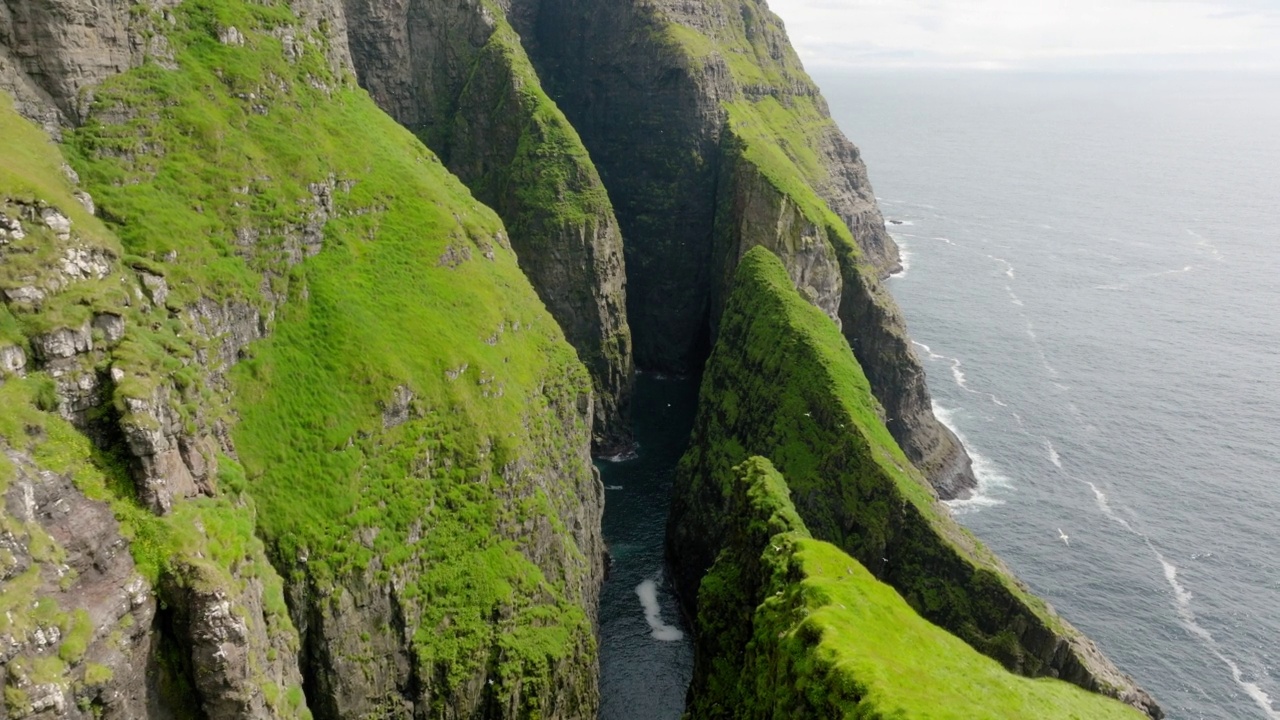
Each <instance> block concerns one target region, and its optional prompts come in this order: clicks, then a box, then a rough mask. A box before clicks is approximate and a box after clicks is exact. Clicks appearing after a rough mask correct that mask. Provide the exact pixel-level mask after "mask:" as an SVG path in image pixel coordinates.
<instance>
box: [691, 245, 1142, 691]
mask: <svg viewBox="0 0 1280 720" xmlns="http://www.w3.org/2000/svg"><path fill="white" fill-rule="evenodd" d="M879 414H880V408H879V405H878V403H876V401H875V399H874V398H873V397H872V396H871V392H870V388H869V386H868V383H867V380H866V378H865V376H864V375H863V373H862V371H861V369H860V367H859V365H858V363H857V360H856V359H855V358H854V357H853V354H852V352H851V351H850V349H849V346H848V343H847V342H845V340H844V338H843V337H842V336H841V334H840V331H839V329H838V328H837V327H836V326H835V324H834V323H832V322H831V320H830V319H829V318H827V317H826V316H825V315H823V314H822V312H821V311H819V310H818V309H816V308H814V307H813V306H811V305H809V304H808V303H806V302H805V301H804V300H803V299H802V298H801V297H800V295H799V294H798V293H797V292H796V290H795V289H794V288H793V287H792V284H791V282H790V280H789V279H788V277H787V274H786V271H785V269H784V268H783V266H782V264H781V262H780V261H778V259H777V258H776V257H774V256H773V255H772V254H771V253H769V252H768V251H766V250H764V249H763V248H755V249H753V250H752V251H750V252H749V253H747V255H746V257H745V258H744V260H743V261H742V264H741V265H740V266H739V269H738V272H737V277H736V280H735V286H734V289H733V293H732V295H731V296H730V299H729V302H728V305H727V308H726V310H725V313H724V317H723V320H722V324H721V329H720V335H719V339H718V341H717V344H716V347H715V349H714V350H713V351H712V356H711V359H710V360H709V361H708V365H707V371H706V374H705V375H704V377H703V384H702V390H701V397H700V401H699V414H698V419H697V421H696V422H695V426H694V427H695V429H694V436H693V440H692V442H691V444H690V449H689V451H688V452H687V453H686V455H685V457H684V458H683V459H682V460H681V464H680V469H679V474H678V476H677V487H676V491H675V499H674V501H673V509H672V517H671V521H670V523H671V524H670V532H669V536H668V537H669V543H670V549H671V554H672V556H673V557H674V559H675V561H676V565H677V573H676V575H677V580H678V582H679V583H681V584H682V585H683V586H684V587H685V588H686V593H688V591H689V589H691V588H693V587H696V583H697V582H698V581H699V579H700V578H701V577H702V575H703V574H704V573H705V572H706V570H707V569H708V568H709V567H710V565H711V563H712V561H713V560H714V558H715V553H716V552H718V550H719V548H720V544H721V543H722V542H723V541H724V538H725V533H726V528H727V526H728V522H729V521H728V520H727V519H726V515H725V513H726V511H727V502H728V498H729V497H730V492H731V490H732V484H733V479H734V473H733V468H734V467H735V466H737V465H738V464H739V463H741V462H742V461H744V460H746V459H747V457H749V456H751V455H761V456H764V457H766V458H768V459H769V460H771V461H772V463H773V464H774V465H775V466H776V467H777V468H778V470H779V471H780V472H781V473H782V474H783V475H785V476H786V478H787V484H788V486H789V487H790V490H791V493H792V497H793V498H794V501H795V506H796V510H797V511H798V513H799V515H800V517H801V518H803V520H804V522H805V524H806V525H807V526H808V529H809V530H810V531H811V532H812V533H813V535H814V537H816V538H819V539H822V540H826V541H829V542H832V543H834V544H835V545H837V546H839V547H840V548H841V549H843V550H845V551H846V552H848V553H849V554H851V555H852V556H853V557H855V558H857V559H858V560H859V561H860V562H862V563H863V564H864V565H865V566H866V567H867V568H868V569H869V570H870V571H871V572H872V573H874V574H875V576H876V577H877V578H879V579H880V580H882V581H884V582H886V583H888V584H889V585H892V586H893V587H894V588H896V589H897V590H898V591H899V592H900V593H901V594H902V596H903V597H904V598H905V599H906V601H907V602H908V603H909V604H910V605H911V607H913V608H914V609H915V610H916V611H917V612H919V613H920V614H921V615H923V616H924V617H925V618H927V619H929V620H930V621H932V622H935V623H937V624H938V625H941V626H942V627H944V628H946V629H947V630H949V631H951V632H953V633H955V634H956V635H958V636H959V637H960V638H962V639H963V640H965V641H966V642H968V643H969V644H970V645H971V646H973V647H974V648H976V649H978V650H979V651H981V652H983V653H984V654H986V655H989V656H991V657H993V658H995V659H997V660H999V661H1000V662H1001V663H1003V664H1004V665H1005V666H1006V667H1008V668H1010V669H1012V670H1015V671H1017V672H1019V673H1022V674H1026V675H1031V676H1039V675H1044V674H1056V675H1060V676H1062V677H1064V678H1066V679H1069V680H1071V681H1072V682H1075V683H1077V684H1080V685H1082V686H1084V687H1086V688H1089V689H1097V690H1100V691H1104V692H1110V693H1115V692H1118V691H1119V690H1120V688H1119V687H1118V685H1119V683H1120V682H1125V680H1123V679H1122V678H1120V677H1113V676H1112V673H1114V669H1113V668H1110V669H1108V668H1102V669H1101V672H1099V668H1095V667H1092V666H1090V667H1086V666H1085V665H1084V664H1083V663H1084V662H1085V661H1084V660H1083V659H1082V658H1083V657H1084V656H1082V655H1080V654H1078V653H1077V651H1076V649H1075V648H1074V646H1072V645H1070V644H1069V643H1070V641H1071V640H1072V639H1074V638H1077V637H1078V634H1077V632H1076V631H1075V630H1074V629H1073V628H1071V627H1070V626H1069V625H1067V624H1066V623H1065V622H1064V621H1062V620H1061V619H1060V618H1059V617H1057V616H1056V615H1055V614H1054V613H1053V612H1052V611H1051V610H1050V609H1049V608H1048V607H1047V606H1046V605H1045V604H1044V603H1043V601H1041V600H1039V599H1038V598H1036V597H1034V596H1033V595H1031V594H1030V593H1029V592H1028V591H1027V590H1026V589H1025V588H1024V587H1023V586H1022V585H1021V584H1020V583H1019V582H1018V581H1017V580H1015V579H1014V578H1013V577H1012V576H1011V575H1010V574H1009V573H1008V571H1007V570H1006V569H1004V568H1003V566H1002V565H1001V564H1000V563H999V561H998V560H997V559H996V558H995V557H994V556H993V555H992V554H991V553H990V552H989V551H987V550H986V549H985V548H984V547H983V546H982V545H981V543H979V542H978V541H977V540H976V539H975V538H974V537H973V536H972V535H971V534H970V533H969V532H967V531H966V530H964V529H963V528H961V527H960V526H959V525H958V524H957V523H955V521H954V520H952V519H951V517H950V516H949V515H948V514H947V512H946V511H945V510H944V509H943V508H941V507H940V506H939V505H938V503H937V501H936V498H935V497H934V496H933V494H932V493H931V491H930V490H928V489H927V485H926V484H925V482H924V480H923V479H922V478H921V477H920V475H919V473H918V472H917V471H916V470H915V469H914V468H913V467H912V466H911V464H910V463H908V462H907V460H906V458H905V457H904V456H903V455H902V452H901V450H900V449H899V448H898V446H897V444H896V443H894V441H893V439H892V438H891V437H890V436H889V433H888V431H887V430H886V429H885V427H884V424H883V422H882V421H881V418H880V416H879ZM686 596H688V595H686ZM1114 674H1115V675H1117V676H1118V673H1114ZM1112 683H1116V685H1115V686H1113V685H1112Z"/></svg>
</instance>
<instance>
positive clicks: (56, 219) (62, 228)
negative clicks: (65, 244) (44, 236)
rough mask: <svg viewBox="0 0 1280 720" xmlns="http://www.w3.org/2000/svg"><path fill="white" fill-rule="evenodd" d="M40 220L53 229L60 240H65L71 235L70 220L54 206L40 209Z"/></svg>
mask: <svg viewBox="0 0 1280 720" xmlns="http://www.w3.org/2000/svg"><path fill="white" fill-rule="evenodd" d="M40 220H41V221H43V222H44V224H45V225H46V226H47V227H48V228H49V229H50V230H52V231H53V234H54V235H57V236H58V239H60V240H66V239H68V238H70V237H71V220H70V219H69V218H68V217H67V216H66V215H63V214H62V213H61V212H58V210H57V209H56V208H51V207H49V208H45V209H43V210H41V211H40Z"/></svg>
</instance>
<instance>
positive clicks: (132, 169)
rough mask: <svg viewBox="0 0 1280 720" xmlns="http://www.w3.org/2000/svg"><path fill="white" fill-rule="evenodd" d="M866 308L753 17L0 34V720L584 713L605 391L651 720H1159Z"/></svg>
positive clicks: (885, 304) (451, 16)
mask: <svg viewBox="0 0 1280 720" xmlns="http://www.w3.org/2000/svg"><path fill="white" fill-rule="evenodd" d="M897 267H899V258H898V251H897V248H896V247H895V245H894V243H893V240H892V239H891V238H890V237H889V235H888V233H887V232H886V231H885V227H884V220H883V218H882V217H881V214H880V211H879V209H878V208H877V206H876V203H875V197H874V195H873V193H872V191H871V186H870V183H869V181H868V178H867V171H866V168H865V167H864V166H863V164H862V161H861V159H860V157H859V153H858V150H857V149H856V148H855V147H854V146H853V145H852V144H851V143H850V142H849V141H848V140H847V139H846V138H845V137H844V136H843V134H842V133H841V132H840V130H839V129H838V128H837V127H836V125H835V124H834V122H833V121H832V120H831V118H830V115H829V113H828V111H827V107H826V104H825V102H824V101H823V99H822V97H821V95H820V94H819V92H818V89H817V87H816V85H814V83H813V82H812V81H811V80H810V79H809V77H808V76H807V75H806V74H805V72H804V70H803V69H802V68H801V65H800V62H799V59H798V58H797V56H796V54H795V52H794V51H793V50H792V49H791V46H790V44H789V41H788V40H787V37H786V34H785V31H784V30H783V28H782V24H781V21H780V20H779V19H778V18H777V17H776V16H775V15H773V14H772V13H771V12H770V11H769V10H768V8H767V7H766V6H765V5H764V4H763V2H756V1H755V0H701V1H700V2H696V3H675V2H671V1H669V0H659V1H658V2H640V0H513V1H512V2H509V3H503V2H488V1H487V0H460V1H459V2H457V3H452V4H450V3H442V2H436V1H435V0H389V1H388V2H371V1H370V0H346V1H345V2H337V1H336V0H291V1H290V0H142V1H141V2H131V3H124V2H119V1H118V0H107V1H106V2H100V3H91V2H87V1H86V0H0V299H2V300H3V302H2V303H0V496H2V497H3V503H0V665H2V666H3V667H2V669H0V685H2V686H3V689H4V693H3V695H4V697H3V704H2V705H0V720H17V719H19V718H210V719H220V718H276V717H296V718H320V719H324V720H329V719H338V718H353V719H354V718H548V719H549V718H593V717H596V716H597V713H598V712H599V709H600V707H601V704H602V697H601V693H602V691H604V692H608V691H609V687H610V686H609V685H608V684H602V683H601V656H602V648H601V645H600V644H601V642H609V641H610V640H609V638H610V635H609V633H608V632H604V633H602V632H601V617H600V615H599V613H600V609H601V607H602V606H601V592H602V586H603V584H604V583H605V578H606V574H607V572H608V570H607V568H608V565H609V559H608V552H609V549H608V548H607V547H606V543H605V537H604V534H603V532H602V518H603V517H604V512H605V505H606V501H607V500H608V501H610V502H612V499H611V498H610V496H609V492H610V491H608V490H606V488H605V484H604V483H603V482H602V480H601V470H600V469H599V468H598V467H597V466H596V465H595V464H594V463H593V458H602V457H614V458H625V457H627V455H628V453H630V452H633V451H634V450H635V439H636V438H635V433H634V432H633V429H632V427H631V417H632V412H633V406H643V407H644V408H645V409H644V410H643V412H649V413H652V412H653V408H652V407H651V405H652V403H647V402H646V401H648V400H650V398H648V397H646V398H639V397H636V392H637V387H639V388H645V387H650V388H653V387H655V386H653V385H652V383H647V382H646V381H642V382H640V383H639V384H637V382H636V373H637V369H640V370H645V371H652V372H654V373H666V374H670V375H678V376H682V377H685V378H686V379H685V380H683V381H682V382H684V383H685V384H686V386H692V385H693V384H697V383H698V382H699V378H700V390H699V394H698V399H697V401H696V409H695V408H694V407H693V405H694V404H695V403H693V400H692V399H691V395H692V394H691V392H690V393H686V394H687V395H688V396H689V399H688V402H687V403H686V404H687V405H689V407H688V408H687V409H689V410H690V413H691V414H692V415H693V416H694V419H693V420H692V422H693V431H692V434H691V435H688V436H687V440H688V449H687V451H685V452H684V455H683V457H682V458H681V459H680V461H679V464H678V468H676V469H675V470H674V471H673V476H672V488H673V489H672V492H671V496H670V498H665V497H659V499H660V501H661V502H662V503H663V504H664V506H665V503H666V502H667V501H668V500H669V502H670V513H669V515H667V516H666V517H667V526H666V527H665V528H662V527H660V525H661V522H662V520H661V517H662V516H663V515H664V511H663V510H662V509H659V510H658V511H657V512H656V514H654V515H653V518H654V521H653V523H652V525H654V526H655V527H653V528H652V530H653V532H654V533H657V534H656V535H653V537H654V538H656V537H658V535H662V537H663V543H661V545H662V546H661V547H659V546H658V545H655V544H651V546H650V548H649V550H647V551H646V552H649V553H652V557H651V558H650V559H652V560H653V562H654V563H656V564H657V565H658V567H657V568H655V569H654V570H653V573H655V575H654V578H652V579H650V582H662V581H663V579H664V578H666V577H668V576H669V578H670V580H671V588H672V590H673V591H674V592H675V594H676V595H677V596H678V598H679V604H680V606H681V607H682V608H683V610H684V612H685V613H686V617H687V618H688V619H689V622H690V624H691V629H692V630H693V636H694V637H693V642H692V647H693V669H692V674H693V682H692V685H691V686H690V689H689V694H688V697H687V706H686V707H687V712H688V713H689V716H690V717H698V718H701V717H726V718H729V717H734V718H736V717H836V716H839V717H901V716H907V717H915V716H919V715H918V714H919V713H920V712H923V710H922V708H928V707H930V706H931V705H933V706H936V705H937V704H938V703H942V704H943V705H944V706H946V707H953V708H954V710H953V713H954V714H953V716H955V717H966V718H976V717H993V718H994V717H1014V716H1020V717H1046V718H1047V717H1064V718H1065V717H1073V716H1076V717H1099V718H1102V717H1131V718H1133V717H1142V716H1143V715H1144V714H1145V715H1146V716H1148V717H1152V718H1159V717H1161V711H1160V709H1159V707H1158V706H1157V704H1156V703H1155V701H1154V700H1153V699H1152V698H1151V697H1150V696H1149V695H1147V694H1146V693H1145V692H1144V691H1142V690H1141V689H1140V688H1139V687H1137V685H1136V684H1135V683H1134V682H1133V680H1131V679H1130V678H1128V677H1127V676H1125V675H1124V674H1123V673H1122V672H1120V671H1119V670H1117V669H1116V668H1115V667H1114V666H1113V665H1112V664H1111V663H1110V662H1109V661H1108V660H1107V659H1106V658H1105V657H1104V656H1103V654H1102V653H1101V652H1100V651H1099V650H1098V649H1097V648H1096V646H1094V645H1093V644H1092V642H1090V641H1089V640H1088V639H1087V638H1084V637H1083V636H1081V635H1080V634H1079V633H1078V632H1077V631H1076V630H1075V629H1074V628H1072V627H1071V626H1070V625H1069V624H1068V623H1067V622H1066V621H1065V620H1063V619H1061V618H1059V617H1058V616H1057V615H1056V614H1055V613H1054V612H1053V610H1052V609H1051V608H1049V607H1048V606H1047V605H1046V604H1045V603H1044V602H1043V601H1041V600H1039V599H1038V598H1036V597H1035V596H1034V595H1033V594H1032V593H1031V592H1030V590H1028V589H1027V588H1026V587H1025V586H1024V585H1023V584H1022V583H1020V582H1019V581H1018V580H1017V579H1016V578H1014V577H1013V575H1012V574H1011V573H1010V572H1009V571H1008V569H1007V568H1005V567H1004V566H1003V564H1002V563H1000V561H999V560H998V559H997V558H995V557H994V556H993V555H992V554H991V553H990V552H989V551H987V550H986V549H985V548H984V547H983V546H982V544H981V543H980V542H979V541H978V540H977V539H976V538H974V537H973V536H972V535H970V534H969V533H967V532H966V531H965V530H964V529H963V528H961V527H960V526H959V525H957V524H956V523H955V522H954V521H953V520H952V519H951V518H950V516H949V514H948V513H947V511H946V509H945V508H944V507H942V506H941V505H940V502H939V500H940V499H946V498H953V497H960V496H964V495H965V494H966V493H968V492H969V491H970V489H971V488H972V487H973V485H974V482H975V480H974V476H973V472H972V469H971V467H970V462H969V459H968V456H967V455H966V453H965V451H964V448H963V447H962V446H961V445H960V442H959V440H958V439H957V438H956V437H955V435H954V434H952V433H951V431H949V430H948V429H947V428H946V427H945V426H943V425H942V424H941V423H940V422H939V421H938V420H937V418H935V417H934V415H933V412H932V410H931V406H930V400H929V394H928V390H927V387H926V385H925V378H924V372H923V370H922V368H921V365H920V363H919V361H918V359H917V358H916V357H915V354H914V352H913V350H912V346H911V342H910V339H909V338H908V336H907V333H906V328H905V325H904V323H903V320H902V316H901V313H900V311H899V310H898V308H897V306H896V305H895V303H894V301H893V299H892V298H891V297H890V295H889V294H888V292H887V290H886V289H885V288H884V286H883V285H882V282H881V281H882V280H883V279H884V278H885V277H886V276H887V275H888V274H889V273H891V272H892V271H894V270H895V269H896V268H897ZM652 392H655V393H657V392H658V391H657V390H652ZM662 392H674V391H671V390H665V391H662ZM655 397H656V395H655ZM673 397H674V396H673ZM677 402H680V401H679V400H677ZM671 422H672V427H673V428H682V427H683V425H682V424H680V422H677V421H676V420H674V419H673V420H672V421H671ZM676 435H677V436H678V437H674V436H673V437H669V438H667V440H664V441H663V442H664V443H666V444H664V445H663V447H664V448H666V450H664V451H663V452H666V454H665V455H662V454H661V453H659V454H660V455H661V456H662V457H663V458H665V459H664V460H663V461H662V462H666V463H674V462H675V451H674V450H671V448H683V447H684V444H685V443H684V440H685V439H686V436H685V435H684V433H683V430H680V431H677V432H676ZM645 437H646V436H645V435H643V434H642V437H641V441H642V442H641V446H640V448H639V450H640V452H641V453H642V454H643V453H645V452H647V451H648V450H649V449H654V448H646V447H645V444H644V443H645V440H644V438H645ZM654 437H656V435H655V436H654ZM667 451H670V452H667ZM668 456H669V457H668ZM610 472H612V470H611V469H609V468H606V469H605V473H606V475H607V474H608V473H610ZM664 472H666V471H664ZM661 494H662V493H659V494H658V496H661ZM650 497H654V495H653V494H652V493H651V494H650ZM659 556H661V557H659ZM620 557H621V556H620ZM662 558H665V561H666V563H667V567H669V568H670V571H669V573H667V572H664V571H663V570H662ZM618 562H619V563H620V562H621V559H619V560H618ZM646 562H649V560H646ZM618 567H619V568H621V567H622V566H621V565H619V566H618ZM618 572H619V573H621V570H618ZM645 572H649V571H645ZM615 579H616V578H615ZM606 595H608V590H607V589H606ZM605 602H606V605H607V604H608V603H609V602H610V600H608V598H607V597H606V601H605ZM850 605H854V607H850ZM665 611H666V612H667V614H668V616H669V617H670V619H671V620H673V621H674V620H675V615H674V613H675V612H676V608H675V607H668V608H666V609H665ZM636 613H637V617H638V616H639V613H640V608H639V606H638V605H637V607H636ZM891 638H897V639H896V640H894V639H891ZM903 638H911V639H910V640H909V641H908V640H903ZM908 642H910V643H911V644H912V645H913V647H912V650H913V652H916V653H918V654H919V657H916V658H915V659H916V660H918V661H919V663H920V664H919V665H918V666H912V667H899V666H897V665H896V664H895V662H894V660H893V658H896V657H898V656H899V655H902V654H903V653H904V647H905V644H906V643H908ZM891 666H892V667H894V668H895V670H894V671H893V672H887V671H885V672H882V670H883V669H884V668H886V667H891ZM775 669H776V672H775V671H774V670H775ZM606 677H607V672H606ZM922 678H927V679H928V680H927V682H926V681H925V680H922ZM993 688H999V691H996V690H993ZM989 689H992V690H990V692H988V690H989ZM800 695H803V697H800ZM606 704H607V703H606ZM1011 713H1012V714H1011Z"/></svg>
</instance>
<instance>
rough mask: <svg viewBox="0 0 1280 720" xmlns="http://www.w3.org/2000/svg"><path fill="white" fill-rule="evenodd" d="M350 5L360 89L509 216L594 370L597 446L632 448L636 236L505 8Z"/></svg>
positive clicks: (537, 279) (518, 247) (521, 255)
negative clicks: (630, 285)
mask: <svg viewBox="0 0 1280 720" xmlns="http://www.w3.org/2000/svg"><path fill="white" fill-rule="evenodd" d="M346 9H347V14H348V16H349V19H350V27H351V34H350V38H351V41H350V45H351V52H352V57H353V59H354V61H355V67H356V71H357V73H358V76H359V78H360V84H361V85H362V86H364V87H365V88H367V89H368V91H369V93H370V94H371V95H372V96H373V98H374V100H376V101H377V102H378V104H379V105H380V106H381V107H382V108H383V109H384V110H386V111H387V112H388V113H390V114H391V115H392V116H393V117H394V118H396V119H397V120H399V121H400V122H401V123H402V124H403V125H405V126H406V127H408V128H409V129H411V130H413V131H414V132H415V133H416V134H417V135H418V136H419V137H420V138H422V139H423V140H424V141H425V142H426V143H427V144H428V145H429V146H430V147H431V148H432V149H433V150H435V151H436V152H437V153H439V155H440V157H441V159H442V160H443V161H444V163H445V165H446V166H447V167H448V168H449V169H450V171H452V172H453V173H454V174H456V175H457V176H458V177H459V178H461V179H462V181H463V182H465V183H466V184H467V185H468V187H470V188H471V191H472V192H473V193H475V195H476V197H477V198H478V199H480V200H481V201H482V202H484V203H485V204H487V205H488V206H489V207H492V208H493V209H494V210H496V211H497V212H498V215H499V216H500V217H502V219H503V221H504V223H505V224H506V227H507V230H508V232H509V233H510V238H511V245H512V247H513V248H514V249H515V251H516V256H517V258H518V259H519V262H520V267H521V269H522V270H524V272H525V274H526V275H527V276H528V277H529V280H530V281H531V282H532V283H533V286H534V288H535V289H536V290H537V291H538V295H539V297H541V298H542V301H543V302H544V303H546V305H547V309H549V310H550V311H551V314H552V316H553V317H555V319H556V321H557V322H558V323H559V324H560V326H561V327H562V328H563V329H564V332H565V336H566V337H567V338H568V340H569V342H570V343H571V344H572V345H573V346H574V347H575V348H577V350H578V353H579V355H580V356H581V357H582V360H583V362H584V363H586V365H587V367H588V369H589V370H590V371H591V377H592V380H593V381H594V384H595V388H596V391H597V393H596V394H597V400H598V403H597V408H596V428H595V443H596V447H597V449H598V450H599V451H601V452H611V451H614V450H616V449H618V448H619V447H621V446H623V445H625V444H626V443H627V442H628V440H629V431H628V430H627V427H626V426H627V422H628V419H627V415H628V409H629V403H630V396H631V386H632V380H633V370H632V360H631V331H630V328H629V327H628V325H627V316H626V294H627V293H626V273H625V271H624V267H623V252H622V235H621V232H620V230H619V226H618V221H617V219H616V218H615V217H614V213H613V207H612V205H611V204H610V202H609V197H608V194H607V193H606V192H605V188H604V184H603V183H602V182H601V180H600V177H599V175H598V174H597V172H596V168H595V166H594V165H593V164H592V162H591V158H590V157H588V155H587V151H586V149H585V148H584V147H583V146H582V142H581V140H579V138H578V134H577V132H576V131H575V130H574V128H573V126H571V125H570V124H569V121H568V120H566V119H565V117H564V115H563V114H562V113H561V112H560V110H559V108H557V107H556V105H555V103H554V102H552V101H551V99H550V98H549V97H547V95H546V93H545V92H544V91H543V89H542V86H541V84H540V83H539V81H538V77H537V75H536V74H535V73H534V71H533V67H532V66H531V65H530V63H529V59H528V57H527V56H526V54H525V51H524V48H523V46H522V44H521V39H520V37H519V36H518V35H517V34H516V32H515V31H514V30H513V29H512V27H511V25H510V24H509V22H508V21H507V18H506V14H505V11H504V9H503V7H502V6H501V5H499V4H497V3H487V2H483V1H482V0H475V1H473V2H463V3H457V4H442V3H432V2H424V1H422V0H406V1H401V2H393V3H384V2H367V1H365V0H349V1H348V2H347V3H346Z"/></svg>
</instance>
